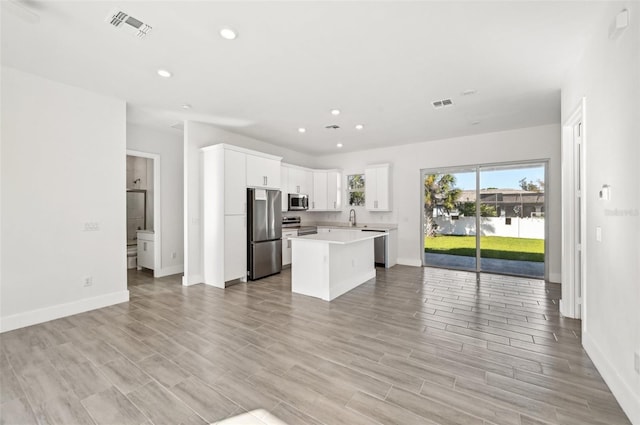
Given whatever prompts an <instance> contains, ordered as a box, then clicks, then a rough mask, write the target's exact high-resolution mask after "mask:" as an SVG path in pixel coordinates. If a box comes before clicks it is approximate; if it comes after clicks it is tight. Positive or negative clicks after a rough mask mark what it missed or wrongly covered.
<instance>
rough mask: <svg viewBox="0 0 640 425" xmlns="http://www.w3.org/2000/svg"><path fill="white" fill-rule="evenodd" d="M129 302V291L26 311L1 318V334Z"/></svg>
mask: <svg viewBox="0 0 640 425" xmlns="http://www.w3.org/2000/svg"><path fill="white" fill-rule="evenodd" d="M128 301H129V291H119V292H112V293H110V294H105V295H99V296H97V297H92V298H84V299H82V300H78V301H73V302H70V303H65V304H58V305H53V306H51V307H45V308H39V309H36V310H31V311H26V312H24V313H18V314H12V315H11V316H6V317H2V318H0V332H7V331H12V330H14V329H20V328H24V327H26V326H31V325H37V324H38V323H43V322H48V321H49V320H55V319H59V318H61V317H66V316H72V315H74V314H78V313H84V312H85V311H89V310H95V309H97V308H102V307H108V306H110V305H114V304H120V303H125V302H128Z"/></svg>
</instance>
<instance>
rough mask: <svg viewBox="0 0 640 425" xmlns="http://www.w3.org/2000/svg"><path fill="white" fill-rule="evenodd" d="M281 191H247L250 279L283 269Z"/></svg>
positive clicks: (250, 189)
mask: <svg viewBox="0 0 640 425" xmlns="http://www.w3.org/2000/svg"><path fill="white" fill-rule="evenodd" d="M281 196H282V195H281V193H280V191H279V190H267V189H252V188H249V189H247V262H248V264H247V266H248V267H247V268H248V270H249V279H250V280H256V279H260V278H261V277H265V276H269V275H272V274H275V273H280V270H282V239H281V238H282V212H281V208H282V203H281V201H280V199H281Z"/></svg>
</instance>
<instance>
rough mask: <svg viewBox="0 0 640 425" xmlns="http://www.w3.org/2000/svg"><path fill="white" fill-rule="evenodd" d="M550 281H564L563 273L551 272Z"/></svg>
mask: <svg viewBox="0 0 640 425" xmlns="http://www.w3.org/2000/svg"><path fill="white" fill-rule="evenodd" d="M549 282H552V283H562V273H549Z"/></svg>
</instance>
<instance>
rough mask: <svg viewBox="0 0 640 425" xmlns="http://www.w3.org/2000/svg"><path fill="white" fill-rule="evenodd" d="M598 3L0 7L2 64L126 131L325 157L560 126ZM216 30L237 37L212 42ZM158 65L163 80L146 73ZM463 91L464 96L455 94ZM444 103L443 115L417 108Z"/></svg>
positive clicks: (124, 3)
mask: <svg viewBox="0 0 640 425" xmlns="http://www.w3.org/2000/svg"><path fill="white" fill-rule="evenodd" d="M16 1H19V4H20V5H22V6H24V7H26V8H28V10H30V11H32V12H33V13H35V14H36V15H37V18H34V16H33V15H29V13H23V12H21V11H20V10H19V7H17V6H16V5H15V4H14V2H16ZM604 6H605V4H604V2H594V1H586V2H581V1H539V2H523V1H513V0H511V1H504V2H499V1H469V2H458V1H424V2H419V1H412V2H400V1H375V2H365V1H317V2H311V1H289V2H286V1H259V2H246V1H233V2H213V1H193V2H188V1H142V2H137V1H125V0H123V1H119V2H107V1H51V0H49V1H31V0H11V1H7V0H3V1H2V17H1V22H2V33H1V35H2V63H3V64H4V65H8V66H11V67H15V68H18V69H21V70H24V71H27V72H32V73H34V74H38V75H42V76H45V77H47V78H50V79H53V80H56V81H61V82H65V83H68V84H72V85H74V86H78V87H82V88H85V89H88V90H91V91H94V92H99V93H104V94H107V95H110V96H114V97H117V98H121V99H125V100H126V101H127V102H128V104H129V117H128V119H129V121H131V122H138V123H143V124H148V125H160V126H163V127H168V126H170V125H172V124H175V123H176V122H178V121H180V120H183V119H185V118H186V119H194V120H199V121H203V122H210V123H214V124H218V125H220V126H222V127H224V128H227V129H229V130H231V131H235V132H237V133H241V134H245V135H248V136H251V137H255V138H257V139H261V140H264V141H267V142H270V143H273V144H276V145H280V146H284V147H288V148H292V149H295V150H298V151H301V152H306V153H312V154H324V153H335V152H336V151H337V148H336V143H338V142H341V143H343V144H344V148H343V149H342V150H343V151H354V150H361V149H367V148H372V147H379V146H392V145H399V144H405V143H413V142H419V141H428V140H436V139H442V138H448V137H455V136H462V135H469V134H476V133H485V132H489V131H499V130H506V129H511V128H518V127H528V126H535V125H540V124H547V123H556V122H559V116H560V104H559V103H560V93H559V89H560V87H561V85H562V83H563V77H564V75H565V74H566V72H567V71H568V69H569V68H570V67H571V66H572V65H573V64H574V63H575V62H576V61H577V59H578V58H579V57H580V54H581V52H582V50H583V46H584V45H585V43H586V42H587V41H588V40H587V38H586V37H587V36H588V35H589V34H591V33H592V30H593V28H594V25H595V24H596V22H598V21H599V20H600V19H601V16H600V15H601V13H602V10H603V8H604ZM114 8H119V9H121V10H123V11H125V12H127V13H128V14H130V15H131V16H133V17H135V18H137V19H139V20H141V21H143V22H145V23H147V24H149V25H151V26H152V27H153V30H152V31H151V33H150V35H149V36H148V37H147V38H145V39H137V38H135V37H133V36H131V35H129V34H127V33H125V32H123V31H119V30H117V29H115V28H113V27H111V26H109V25H108V24H107V23H105V22H104V19H105V18H106V16H107V15H108V13H109V12H110V11H112V10H113V9H114ZM35 20H37V22H33V21H35ZM224 26H230V27H232V28H234V29H236V30H237V31H238V33H239V36H238V38H237V39H236V40H234V41H228V40H224V39H222V38H220V37H219V35H218V30H219V29H220V28H221V27H224ZM159 68H165V69H168V70H170V71H171V72H172V73H173V77H172V78H170V79H163V78H160V77H158V76H157V74H156V70H157V69H159ZM468 89H474V90H477V93H476V94H475V95H471V96H463V95H462V92H463V91H465V90H468ZM443 98H451V99H453V102H454V106H452V107H449V108H444V109H439V110H436V109H434V108H433V107H432V106H431V101H433V100H438V99H443ZM184 103H189V104H191V105H193V108H192V109H191V110H189V111H183V110H182V109H181V108H180V106H181V105H182V104H184ZM332 108H339V109H341V110H342V114H341V115H339V116H338V117H334V116H332V115H331V114H330V113H329V111H330V109H332ZM474 121H479V123H478V124H476V125H472V122H474ZM359 123H361V124H364V125H365V129H364V130H362V131H357V130H355V129H354V125H355V124H359ZM329 124H338V125H340V126H341V129H339V130H327V129H325V128H324V127H325V126H326V125H329ZM298 127H306V128H307V132H306V133H305V134H300V133H298V131H297V129H298Z"/></svg>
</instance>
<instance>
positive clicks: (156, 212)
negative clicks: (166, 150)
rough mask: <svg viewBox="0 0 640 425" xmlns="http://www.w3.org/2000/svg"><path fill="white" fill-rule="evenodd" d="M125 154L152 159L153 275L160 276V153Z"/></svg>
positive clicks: (133, 152)
mask: <svg viewBox="0 0 640 425" xmlns="http://www.w3.org/2000/svg"><path fill="white" fill-rule="evenodd" d="M127 155H130V156H137V157H141V158H148V159H151V160H153V234H154V238H153V239H154V247H155V249H154V250H153V251H154V252H153V277H161V276H160V275H159V271H160V269H161V267H162V217H161V212H160V210H161V205H162V204H161V202H160V201H161V196H162V187H161V181H160V155H159V154H156V153H149V152H142V151H136V150H132V149H127Z"/></svg>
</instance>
